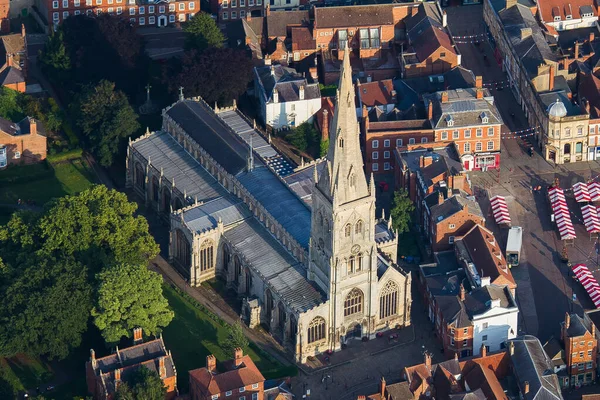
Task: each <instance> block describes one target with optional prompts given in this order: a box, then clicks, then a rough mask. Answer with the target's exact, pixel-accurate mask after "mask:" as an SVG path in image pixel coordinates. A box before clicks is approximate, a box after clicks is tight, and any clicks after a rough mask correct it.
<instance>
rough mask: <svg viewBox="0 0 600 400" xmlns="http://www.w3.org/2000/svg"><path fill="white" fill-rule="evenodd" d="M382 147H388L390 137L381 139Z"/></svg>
mask: <svg viewBox="0 0 600 400" xmlns="http://www.w3.org/2000/svg"><path fill="white" fill-rule="evenodd" d="M383 147H390V139H385V140H384V141H383Z"/></svg>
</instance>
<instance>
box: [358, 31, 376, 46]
mask: <svg viewBox="0 0 600 400" xmlns="http://www.w3.org/2000/svg"><path fill="white" fill-rule="evenodd" d="M359 34H360V48H361V49H368V48H378V47H379V44H380V41H379V29H378V28H371V29H361V30H360V31H359Z"/></svg>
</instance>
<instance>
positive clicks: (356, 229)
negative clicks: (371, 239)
mask: <svg viewBox="0 0 600 400" xmlns="http://www.w3.org/2000/svg"><path fill="white" fill-rule="evenodd" d="M362 231H363V222H362V220H359V221H358V222H357V223H356V225H355V226H354V233H356V234H357V235H359V234H361V233H362Z"/></svg>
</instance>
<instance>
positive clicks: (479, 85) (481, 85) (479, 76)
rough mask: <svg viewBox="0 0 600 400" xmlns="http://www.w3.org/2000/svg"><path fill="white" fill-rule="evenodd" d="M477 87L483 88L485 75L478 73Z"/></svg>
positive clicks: (476, 78)
mask: <svg viewBox="0 0 600 400" xmlns="http://www.w3.org/2000/svg"><path fill="white" fill-rule="evenodd" d="M475 87H476V88H477V89H483V76H481V75H477V76H476V77H475Z"/></svg>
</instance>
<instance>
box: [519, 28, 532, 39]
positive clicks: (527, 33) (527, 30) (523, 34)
mask: <svg viewBox="0 0 600 400" xmlns="http://www.w3.org/2000/svg"><path fill="white" fill-rule="evenodd" d="M531 33H532V32H531V28H521V40H525V39H527V38H528V37H529V36H531Z"/></svg>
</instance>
